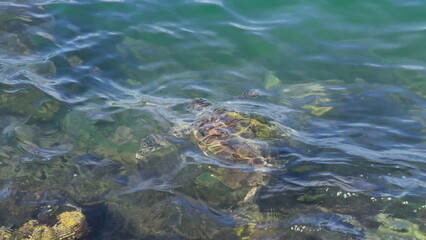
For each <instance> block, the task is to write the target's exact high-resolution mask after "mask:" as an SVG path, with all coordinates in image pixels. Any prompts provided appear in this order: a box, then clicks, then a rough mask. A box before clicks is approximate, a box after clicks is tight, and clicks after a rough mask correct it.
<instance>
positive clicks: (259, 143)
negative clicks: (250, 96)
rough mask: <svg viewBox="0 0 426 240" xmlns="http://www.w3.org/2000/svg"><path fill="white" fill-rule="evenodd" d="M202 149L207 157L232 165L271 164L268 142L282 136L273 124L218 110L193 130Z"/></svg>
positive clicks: (254, 117)
mask: <svg viewBox="0 0 426 240" xmlns="http://www.w3.org/2000/svg"><path fill="white" fill-rule="evenodd" d="M193 134H194V137H195V139H196V142H197V144H198V146H199V148H200V149H201V150H202V151H203V152H204V153H205V154H206V155H207V156H211V157H215V158H218V159H221V160H224V161H225V162H229V163H239V164H248V165H263V166H267V165H269V164H271V160H270V158H269V157H268V156H267V154H266V151H265V150H266V148H265V147H266V146H267V144H266V142H265V140H271V139H274V138H276V137H277V136H278V135H279V129H278V128H277V126H275V125H274V124H272V123H270V122H268V121H266V120H265V119H261V118H260V117H257V116H251V115H248V114H243V113H240V112H235V111H226V110H215V111H214V112H213V113H212V114H211V115H209V116H208V117H205V118H203V119H201V120H200V123H199V124H198V125H197V127H196V128H195V129H194V132H193Z"/></svg>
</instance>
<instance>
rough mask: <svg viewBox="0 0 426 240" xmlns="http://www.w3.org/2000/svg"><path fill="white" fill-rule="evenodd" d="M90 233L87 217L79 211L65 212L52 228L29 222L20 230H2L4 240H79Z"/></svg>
mask: <svg viewBox="0 0 426 240" xmlns="http://www.w3.org/2000/svg"><path fill="white" fill-rule="evenodd" d="M87 232H88V228H87V222H86V217H85V216H84V215H83V213H81V212H79V211H70V212H63V213H61V214H60V215H59V216H58V217H57V221H56V223H55V224H54V225H53V226H51V225H48V224H44V223H40V222H39V221H37V220H29V221H28V222H26V223H25V224H24V225H22V226H21V227H20V228H19V229H15V230H13V229H9V228H0V239H2V240H77V239H81V238H82V237H84V236H86V235H87Z"/></svg>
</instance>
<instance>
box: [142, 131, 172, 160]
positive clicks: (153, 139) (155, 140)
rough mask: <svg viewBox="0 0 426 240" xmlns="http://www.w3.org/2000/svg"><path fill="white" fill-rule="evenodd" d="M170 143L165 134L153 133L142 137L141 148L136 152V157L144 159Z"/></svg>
mask: <svg viewBox="0 0 426 240" xmlns="http://www.w3.org/2000/svg"><path fill="white" fill-rule="evenodd" d="M168 145H170V143H169V142H168V141H167V139H166V138H165V137H164V136H163V135H160V134H157V133H154V134H151V135H149V136H147V137H145V138H144V139H142V141H141V146H140V149H139V151H138V152H137V153H136V159H137V160H143V159H144V158H145V156H146V155H148V154H150V153H152V152H155V151H156V150H158V149H160V148H162V147H166V146H168Z"/></svg>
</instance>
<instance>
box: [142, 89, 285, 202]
mask: <svg viewBox="0 0 426 240" xmlns="http://www.w3.org/2000/svg"><path fill="white" fill-rule="evenodd" d="M257 96H258V94H257V92H254V91H252V92H249V93H246V94H243V95H241V96H239V97H238V98H239V99H241V98H253V97H257ZM188 108H189V109H190V110H191V111H194V112H196V116H197V117H196V118H195V120H194V121H193V122H192V123H190V124H189V125H188V126H184V127H182V126H180V125H177V126H173V127H172V128H171V129H170V130H169V131H168V132H167V133H166V134H152V135H150V136H148V137H146V138H145V139H143V140H142V144H141V149H140V151H139V152H138V153H137V154H136V158H137V159H138V160H142V161H143V160H144V159H145V157H146V156H147V155H148V154H149V153H151V152H153V151H156V150H157V149H159V148H161V147H164V146H170V145H171V144H170V140H171V139H172V138H182V137H188V138H190V139H191V140H192V142H195V144H196V145H197V146H198V147H199V149H200V150H201V151H202V152H203V153H204V154H205V155H206V156H208V157H211V158H213V159H216V160H218V161H220V162H221V163H224V164H225V165H228V166H230V167H229V168H228V167H226V168H219V169H216V170H213V169H212V174H210V176H213V177H214V179H216V180H219V181H221V182H222V183H223V184H224V185H226V186H227V187H229V188H231V189H237V188H239V187H241V186H246V187H247V186H248V187H249V188H250V189H249V190H248V191H247V193H246V197H245V198H244V200H243V202H248V201H251V200H252V199H253V197H254V196H255V194H256V192H257V190H258V189H259V188H260V187H261V186H263V185H264V184H265V183H266V178H267V175H266V174H265V172H268V171H267V169H270V168H271V167H275V166H278V165H277V161H276V160H277V159H276V158H274V157H273V156H272V155H271V154H270V151H269V150H268V149H269V147H268V143H269V142H271V141H274V140H280V139H281V140H283V139H284V138H286V134H285V133H284V131H283V128H281V127H280V126H279V125H278V124H277V123H274V122H272V121H271V120H269V119H267V118H265V117H263V116H260V115H254V114H247V113H243V112H240V111H236V110H227V109H222V108H214V107H213V105H212V104H211V103H209V102H208V101H207V100H205V99H202V98H197V99H194V100H192V101H191V102H190V104H189V107H188ZM239 166H241V168H240V167H239ZM244 166H249V167H248V169H250V170H242V169H244V168H246V167H244ZM246 169H247V168H246Z"/></svg>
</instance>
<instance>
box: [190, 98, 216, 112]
mask: <svg viewBox="0 0 426 240" xmlns="http://www.w3.org/2000/svg"><path fill="white" fill-rule="evenodd" d="M210 105H212V104H211V103H209V102H208V101H207V99H205V98H195V99H192V100H191V103H190V105H189V109H190V110H193V111H200V110H203V109H206V108H208V107H209V106H210Z"/></svg>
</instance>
